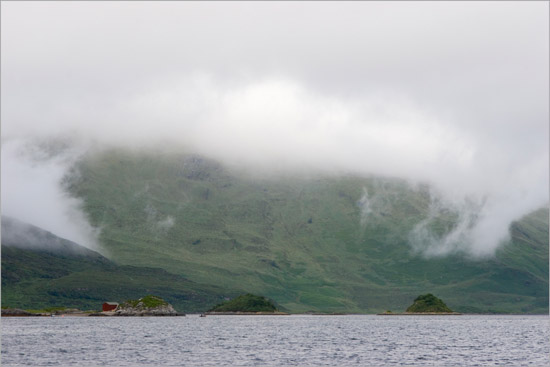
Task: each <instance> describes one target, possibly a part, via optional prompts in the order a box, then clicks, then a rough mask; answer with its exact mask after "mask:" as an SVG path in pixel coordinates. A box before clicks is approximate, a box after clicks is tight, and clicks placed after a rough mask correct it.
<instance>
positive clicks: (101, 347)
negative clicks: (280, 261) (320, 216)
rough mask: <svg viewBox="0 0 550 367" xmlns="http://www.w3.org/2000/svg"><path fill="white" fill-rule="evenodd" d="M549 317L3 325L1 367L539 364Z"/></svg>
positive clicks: (89, 320)
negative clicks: (23, 366) (22, 366)
mask: <svg viewBox="0 0 550 367" xmlns="http://www.w3.org/2000/svg"><path fill="white" fill-rule="evenodd" d="M549 337H550V332H549V317H548V316H421V317H417V316H391V317H385V316H374V315H372V316H370V315H369V316H208V317H204V318H200V317H198V316H196V315H188V316H187V317H177V318H174V317H170V318H169V317H167V318H162V317H160V318H99V317H97V318H93V317H54V318H51V317H50V318H48V317H43V318H2V366H20V365H30V366H71V365H72V366H76V365H78V366H103V365H109V366H136V365H138V366H139V365H147V366H151V365H152V366H183V365H185V366H223V365H225V366H349V365H361V366H365V365H367V366H368V365H374V366H390V365H436V366H440V365H441V366H455V365H457V366H458V365H459V366H475V365H481V366H491V365H509V366H522V365H525V366H527V365H532V366H546V365H550V360H549V354H550V342H549Z"/></svg>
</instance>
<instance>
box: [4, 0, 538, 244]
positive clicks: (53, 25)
mask: <svg viewBox="0 0 550 367" xmlns="http://www.w3.org/2000/svg"><path fill="white" fill-rule="evenodd" d="M1 6H2V32H1V33H2V35H1V37H2V141H3V144H2V145H3V147H2V209H3V212H4V214H12V215H13V213H12V210H15V209H13V208H20V209H19V210H20V211H22V210H23V209H21V208H24V207H28V200H26V199H25V197H28V196H27V195H24V194H21V195H19V194H18V193H17V190H18V192H19V193H21V192H22V190H23V189H22V188H24V187H26V186H25V185H24V184H22V183H19V182H20V181H19V180H20V179H21V180H24V177H25V176H24V175H22V173H21V172H20V171H18V170H19V168H16V167H12V166H17V165H19V162H18V161H17V160H16V159H15V158H13V155H10V154H9V153H7V152H6V149H5V147H8V146H9V144H10V142H12V141H15V140H16V139H25V138H28V137H36V136H42V137H43V136H58V135H59V134H74V135H76V136H79V137H80V138H83V139H89V140H96V141H99V142H106V143H111V144H122V145H134V146H136V145H137V146H141V145H151V144H154V143H157V142H161V141H162V142H166V141H172V142H177V143H179V144H183V145H185V146H187V147H188V148H190V149H193V150H195V151H197V152H199V153H203V154H206V155H209V156H212V157H214V158H218V159H222V160H225V161H229V162H240V163H242V164H247V165H252V166H264V167H265V166H270V167H276V168H277V169H301V168H303V167H312V168H314V169H322V170H329V171H342V172H343V171H352V172H358V173H365V174H366V173H373V174H377V175H389V176H397V177H403V178H406V179H410V180H412V181H425V182H429V183H431V184H433V185H435V187H437V189H438V190H439V191H440V192H442V193H444V195H445V196H446V197H448V198H449V202H455V203H456V202H462V201H464V200H465V199H464V198H465V197H469V198H472V197H474V198H484V199H483V200H484V202H485V205H484V207H483V211H482V213H480V214H481V216H480V218H481V220H480V221H479V223H478V224H477V225H476V226H475V227H474V228H473V229H472V234H473V236H474V238H475V240H473V241H472V242H471V243H472V245H471V246H473V247H472V250H471V251H472V252H473V253H479V254H485V253H491V252H492V251H493V250H494V249H495V248H496V246H497V245H498V243H499V241H500V239H502V238H505V236H506V233H507V226H508V224H509V223H510V221H512V220H514V219H517V218H519V217H521V216H522V215H523V214H525V213H527V212H528V211H530V210H532V209H535V208H537V207H539V206H541V205H544V204H546V203H547V202H548V97H549V96H548V62H549V60H548V44H549V39H548V27H549V25H548V3H546V2H479V3H476V2H443V3H437V2H350V3H331V2H319V3H314V2H305V3H290V2H282V3H279V2H265V3H251V2H237V3H231V2H223V3H220V2H216V3H207V2H204V3H189V2H161V3H149V2H120V3H119V2H99V3H88V2H74V3H72V2H43V3H35V2H23V3H15V2H9V3H6V2H3V3H2V5H1ZM4 156H6V157H4ZM42 173H44V172H42ZM36 174H37V175H39V174H41V173H40V172H38V171H36ZM36 177H42V176H40V175H39V176H36ZM43 177H47V175H45V176H43ZM33 180H34V181H35V183H37V182H40V179H39V178H34V179H33ZM15 182H18V184H17V185H16V184H15ZM33 190H34V189H33ZM53 195H59V193H57V194H54V193H51V195H50V197H53ZM18 215H20V217H22V218H21V219H29V218H33V217H32V216H31V215H29V214H24V213H21V212H19V213H18ZM35 224H39V223H35ZM45 228H46V229H50V230H53V229H52V228H49V227H47V226H46V227H45ZM68 237H69V238H70V239H73V240H74V237H73V238H71V237H70V236H68Z"/></svg>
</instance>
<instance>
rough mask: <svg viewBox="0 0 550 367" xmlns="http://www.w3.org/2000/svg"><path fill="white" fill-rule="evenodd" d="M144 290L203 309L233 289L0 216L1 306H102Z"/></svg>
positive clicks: (182, 307)
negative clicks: (125, 260)
mask: <svg viewBox="0 0 550 367" xmlns="http://www.w3.org/2000/svg"><path fill="white" fill-rule="evenodd" d="M14 233H15V234H16V235H15V236H13V234H14ZM147 293H154V294H158V295H159V296H161V297H163V298H165V299H166V300H167V301H169V302H170V303H172V305H173V306H174V307H175V308H176V309H177V310H178V311H180V312H193V311H196V312H197V311H203V310H205V309H207V308H209V307H211V306H212V305H214V304H216V303H219V302H220V301H221V300H223V299H224V296H229V295H233V294H234V293H230V292H229V293H225V294H224V293H223V292H222V290H221V289H219V288H216V287H211V286H204V285H201V284H196V283H194V282H191V281H189V280H187V279H185V278H183V277H182V276H179V275H174V274H170V273H168V272H166V271H165V270H163V269H155V268H146V267H135V266H118V265H117V264H115V263H113V262H112V261H110V260H108V259H106V258H105V257H103V256H101V255H100V254H98V253H97V252H94V251H91V250H88V249H86V248H84V247H81V246H79V245H77V244H75V243H73V242H70V241H67V240H64V239H61V238H59V237H56V236H54V235H53V234H51V233H49V232H46V231H43V230H41V229H39V228H37V227H34V226H29V225H26V224H24V223H21V222H19V221H16V220H13V219H11V218H6V217H2V307H17V308H25V309H43V308H49V307H56V306H57V307H69V308H71V307H74V308H79V309H83V310H100V309H101V305H102V304H103V302H105V301H118V302H122V301H124V300H126V299H128V298H137V297H139V296H141V295H143V294H147Z"/></svg>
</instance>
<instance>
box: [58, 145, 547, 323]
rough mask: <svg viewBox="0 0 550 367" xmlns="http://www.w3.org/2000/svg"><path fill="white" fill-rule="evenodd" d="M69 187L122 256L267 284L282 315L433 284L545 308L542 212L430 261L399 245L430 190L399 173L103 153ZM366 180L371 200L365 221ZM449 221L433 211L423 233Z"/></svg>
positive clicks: (389, 300) (210, 277)
mask: <svg viewBox="0 0 550 367" xmlns="http://www.w3.org/2000/svg"><path fill="white" fill-rule="evenodd" d="M65 184H66V188H67V190H68V191H70V192H71V193H72V194H73V195H74V196H76V197H79V198H81V199H82V200H83V203H84V210H85V212H86V213H87V215H88V217H89V220H90V222H91V224H92V225H94V226H97V227H101V229H102V232H101V238H100V241H101V243H102V245H103V246H104V250H106V251H105V253H108V254H109V256H110V257H111V259H112V260H114V261H116V262H117V263H120V264H124V265H132V266H144V267H155V268H163V269H165V270H167V271H169V272H171V273H175V274H179V275H181V276H184V277H185V278H187V279H190V280H192V281H195V282H199V283H202V284H212V285H216V286H219V287H221V288H223V289H226V290H228V291H229V290H235V289H245V290H246V291H247V292H251V293H256V294H263V295H265V296H267V297H269V298H271V299H274V300H276V301H277V302H278V304H280V305H281V306H283V307H285V308H286V309H288V310H289V311H291V312H306V311H321V312H381V311H383V310H387V309H392V310H396V311H398V310H405V308H406V307H407V306H408V305H409V304H410V299H414V297H416V296H417V295H418V294H423V293H428V292H430V293H436V294H438V295H439V296H440V297H442V298H444V299H445V300H446V302H447V304H448V305H449V307H451V308H452V309H453V310H456V311H458V312H461V311H462V312H526V313H540V312H544V313H546V312H548V210H547V209H541V210H540V211H537V212H535V213H533V214H531V215H530V216H528V217H526V218H524V219H522V220H521V221H519V222H517V223H514V224H513V225H512V226H511V234H512V236H513V240H512V241H511V243H509V244H508V245H506V246H504V247H502V248H501V249H500V250H499V252H498V254H497V256H496V257H495V258H492V259H486V260H470V259H469V258H468V257H467V256H465V255H463V254H460V253H459V254H454V255H449V256H446V257H439V258H432V259H426V258H424V257H422V256H421V255H420V254H415V253H414V252H413V251H412V250H411V246H410V244H409V242H408V241H409V233H410V231H411V230H412V229H413V228H414V226H415V225H416V224H418V223H419V222H420V221H421V220H423V219H424V218H426V216H427V215H428V209H429V201H430V198H429V191H428V190H427V188H425V187H424V188H423V187H419V188H411V187H410V186H409V185H407V184H406V183H405V182H403V181H400V180H395V179H379V178H373V177H370V178H363V177H355V176H341V177H336V176H315V175H311V176H309V177H306V176H305V175H303V177H300V178H298V177H293V176H290V175H289V176H281V175H279V176H277V177H275V176H273V177H261V176H253V175H251V174H247V173H246V172H239V171H237V170H230V169H228V168H226V167H224V166H222V165H220V164H219V163H217V162H214V161H212V160H208V159H205V158H203V157H200V156H196V155H186V154H178V153H161V152H130V151H122V150H112V151H107V152H102V153H97V154H94V155H89V156H88V157H87V158H86V159H84V160H83V161H82V162H81V163H80V164H78V165H77V166H75V168H74V170H73V172H72V173H70V174H69V175H68V176H67V178H66V182H65ZM365 190H366V191H367V192H368V193H369V195H370V196H371V197H373V198H377V199H376V200H377V201H376V202H375V203H374V204H376V206H377V208H376V209H377V210H376V213H374V214H373V215H371V216H370V217H369V218H368V220H366V221H365V220H362V214H361V211H362V208H361V207H360V205H359V202H360V199H361V197H362V195H363V193H364V192H365ZM374 204H373V205H374ZM456 217H457V216H456V213H452V212H451V213H442V214H441V215H440V217H439V218H437V220H435V221H434V222H433V223H432V225H431V226H432V230H433V231H434V232H436V233H440V234H442V233H445V232H447V231H450V230H452V228H453V227H454V225H456V223H455V219H456Z"/></svg>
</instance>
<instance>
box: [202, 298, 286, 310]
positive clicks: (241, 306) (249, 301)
mask: <svg viewBox="0 0 550 367" xmlns="http://www.w3.org/2000/svg"><path fill="white" fill-rule="evenodd" d="M206 315H287V313H285V312H281V311H279V310H278V309H277V306H275V304H274V303H273V301H271V300H269V299H267V298H265V297H263V296H256V295H253V294H250V293H248V294H244V295H240V296H238V297H237V298H234V299H232V300H229V301H225V302H222V303H220V304H218V305H216V306H214V307H212V308H211V309H210V310H208V311H207V312H206Z"/></svg>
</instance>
